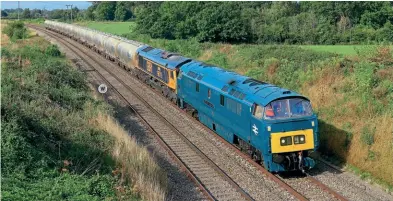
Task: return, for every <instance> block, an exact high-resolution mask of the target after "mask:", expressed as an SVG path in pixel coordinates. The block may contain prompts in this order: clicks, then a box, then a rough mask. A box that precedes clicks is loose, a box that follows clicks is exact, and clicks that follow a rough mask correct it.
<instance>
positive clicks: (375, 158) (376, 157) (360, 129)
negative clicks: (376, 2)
mask: <svg viewBox="0 0 393 201" xmlns="http://www.w3.org/2000/svg"><path fill="white" fill-rule="evenodd" d="M116 26H117V25H115V24H114V25H113V27H112V28H106V29H105V30H106V31H108V32H112V33H115V32H113V30H115V29H116V28H115V27H116ZM90 27H92V26H90ZM98 29H100V30H103V29H101V28H98ZM105 30H103V31H105ZM123 36H125V37H127V38H129V39H132V40H137V41H141V42H144V43H147V44H150V45H152V46H154V47H158V48H162V49H165V50H168V51H173V52H179V53H181V54H183V55H185V56H188V57H191V58H196V59H199V60H202V61H205V62H208V63H212V64H215V65H217V66H221V67H224V68H227V69H230V70H233V71H236V72H239V73H241V74H245V75H248V76H251V77H254V78H257V79H260V80H264V81H268V82H270V83H274V84H277V85H279V86H281V87H286V88H289V89H292V90H295V91H298V92H300V93H302V94H304V95H306V96H307V97H309V98H310V99H311V101H312V104H313V107H314V110H315V111H316V112H317V113H318V115H319V120H320V124H319V127H320V132H321V149H320V150H321V152H322V153H323V154H325V155H329V156H331V157H334V156H335V157H338V158H339V159H340V160H341V161H343V162H345V163H347V164H348V167H349V169H352V170H355V172H357V173H359V172H360V173H359V174H361V176H362V177H366V178H369V175H372V176H373V177H374V178H377V180H374V181H377V182H379V183H384V184H386V185H385V186H387V187H388V188H390V190H392V184H393V174H392V172H393V160H392V158H393V116H392V115H393V50H392V46H375V45H374V46H294V45H292V46H283V45H228V44H214V43H198V42H197V41H196V40H192V39H191V40H163V39H151V38H150V37H148V36H145V35H140V34H137V33H128V34H124V35H123ZM355 167H356V168H355ZM379 180H383V182H382V181H379Z"/></svg>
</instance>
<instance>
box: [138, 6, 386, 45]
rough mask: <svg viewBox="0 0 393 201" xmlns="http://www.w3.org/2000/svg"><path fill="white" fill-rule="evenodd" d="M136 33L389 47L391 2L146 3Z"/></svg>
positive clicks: (266, 42)
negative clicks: (378, 43)
mask: <svg viewBox="0 0 393 201" xmlns="http://www.w3.org/2000/svg"><path fill="white" fill-rule="evenodd" d="M137 11H138V12H137V13H136V16H137V17H136V22H137V28H136V29H137V30H138V31H140V32H141V33H145V34H148V35H150V36H151V37H153V38H166V39H186V38H192V37H196V38H197V39H198V40H199V41H212V42H248V43H262V44H269V43H286V44H338V43H352V44H357V43H367V42H370V41H377V42H380V41H390V42H391V41H393V26H392V24H393V3H392V2H303V1H300V2H162V3H161V2H151V3H148V4H144V5H141V8H140V9H138V10H137Z"/></svg>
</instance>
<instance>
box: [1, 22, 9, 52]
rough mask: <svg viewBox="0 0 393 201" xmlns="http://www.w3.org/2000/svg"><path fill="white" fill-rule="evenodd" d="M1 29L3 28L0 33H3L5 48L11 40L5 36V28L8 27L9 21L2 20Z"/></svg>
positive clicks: (2, 40) (2, 38)
mask: <svg viewBox="0 0 393 201" xmlns="http://www.w3.org/2000/svg"><path fill="white" fill-rule="evenodd" d="M0 23H1V24H0V27H1V30H0V33H1V46H2V47H3V46H6V45H8V43H10V39H9V37H8V36H7V35H6V34H3V30H4V27H5V26H6V25H7V21H6V20H0Z"/></svg>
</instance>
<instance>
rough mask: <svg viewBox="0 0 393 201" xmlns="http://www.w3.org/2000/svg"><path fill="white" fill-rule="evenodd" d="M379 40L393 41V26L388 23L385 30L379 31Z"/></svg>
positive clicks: (384, 27)
mask: <svg viewBox="0 0 393 201" xmlns="http://www.w3.org/2000/svg"><path fill="white" fill-rule="evenodd" d="M377 39H378V40H379V41H389V42H392V41H393V25H392V23H390V21H387V22H386V23H385V25H384V26H383V28H381V29H378V30H377Z"/></svg>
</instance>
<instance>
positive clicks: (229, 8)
mask: <svg viewBox="0 0 393 201" xmlns="http://www.w3.org/2000/svg"><path fill="white" fill-rule="evenodd" d="M237 4H238V3H237V2H209V3H208V4H207V6H206V7H205V8H204V9H203V10H202V11H201V12H199V13H198V15H197V19H198V21H197V23H196V25H197V28H198V31H199V33H198V35H197V38H198V39H199V40H200V41H213V42H217V41H224V42H239V41H246V40H247V39H248V36H249V34H248V33H249V31H248V30H246V27H247V26H246V24H247V23H246V22H244V21H242V19H241V18H239V16H240V15H241V10H240V7H239V6H238V5H237Z"/></svg>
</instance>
